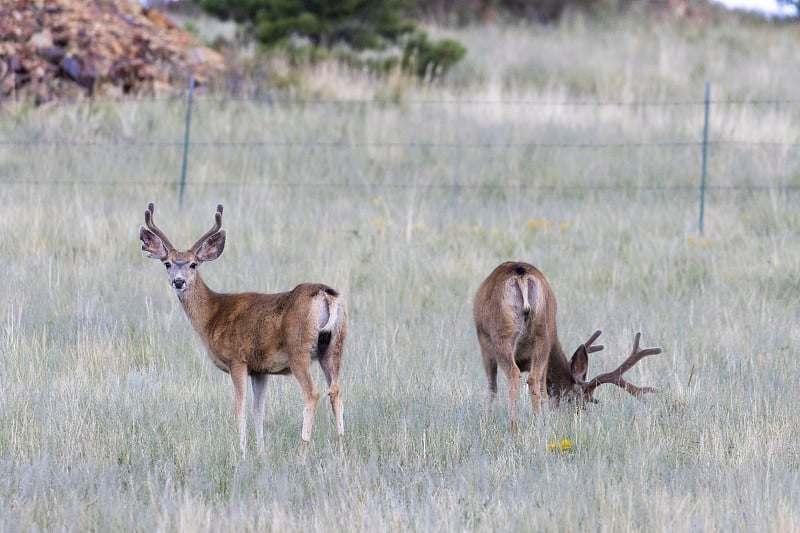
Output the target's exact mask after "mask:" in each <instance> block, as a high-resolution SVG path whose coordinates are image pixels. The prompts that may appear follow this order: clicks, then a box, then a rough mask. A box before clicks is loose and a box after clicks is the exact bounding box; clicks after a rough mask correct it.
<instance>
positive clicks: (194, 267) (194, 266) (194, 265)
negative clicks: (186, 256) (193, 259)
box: [189, 263, 197, 270]
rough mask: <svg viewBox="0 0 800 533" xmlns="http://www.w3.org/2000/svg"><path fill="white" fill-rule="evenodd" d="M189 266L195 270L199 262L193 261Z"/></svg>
mask: <svg viewBox="0 0 800 533" xmlns="http://www.w3.org/2000/svg"><path fill="white" fill-rule="evenodd" d="M189 268H191V269H192V270H195V269H196V268H197V263H191V264H190V265H189Z"/></svg>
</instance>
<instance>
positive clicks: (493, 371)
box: [478, 332, 497, 413]
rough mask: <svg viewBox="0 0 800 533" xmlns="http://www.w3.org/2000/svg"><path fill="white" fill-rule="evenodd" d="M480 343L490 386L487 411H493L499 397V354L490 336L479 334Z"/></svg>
mask: <svg viewBox="0 0 800 533" xmlns="http://www.w3.org/2000/svg"><path fill="white" fill-rule="evenodd" d="M478 342H479V343H480V345H481V355H482V357H483V370H484V371H485V372H486V381H487V384H488V385H489V394H488V397H487V403H486V410H487V413H488V412H489V411H491V409H492V405H493V404H494V399H495V398H496V397H497V357H496V356H497V354H496V353H495V350H494V346H493V345H492V343H491V340H490V339H489V337H488V336H486V335H484V334H482V333H480V332H479V333H478Z"/></svg>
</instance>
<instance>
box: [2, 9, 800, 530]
mask: <svg viewBox="0 0 800 533" xmlns="http://www.w3.org/2000/svg"><path fill="white" fill-rule="evenodd" d="M688 7H689V8H691V9H692V10H693V11H690V13H691V16H689V15H686V16H680V17H678V16H676V15H675V14H674V12H673V11H667V10H664V11H660V10H658V9H651V8H650V7H647V8H646V9H645V8H643V7H637V6H632V7H631V8H630V9H625V10H620V11H614V12H613V16H612V15H611V14H609V12H602V13H593V12H587V11H582V10H568V12H566V13H564V14H563V16H561V17H560V18H559V19H558V20H557V21H553V22H550V23H548V24H538V23H519V24H509V23H492V24H489V23H477V22H475V23H471V24H468V25H466V26H459V27H456V26H440V25H433V24H431V25H427V26H426V29H427V31H428V32H429V33H430V35H431V36H433V37H440V36H446V37H452V38H455V39H457V40H458V41H459V42H461V43H462V44H463V45H464V46H465V47H466V49H467V50H468V53H467V55H466V57H465V58H464V60H463V61H462V62H460V63H459V64H458V65H456V66H455V67H454V68H453V69H452V70H451V71H450V72H449V73H448V74H447V76H444V77H442V78H438V79H436V80H419V79H417V78H415V77H413V76H408V75H404V74H403V73H402V72H399V71H398V70H392V71H390V72H387V73H383V74H375V73H370V72H365V71H364V70H363V69H361V68H358V67H354V66H353V65H352V64H350V63H348V62H346V61H340V60H339V59H338V58H335V57H330V58H325V57H323V58H321V59H319V60H315V61H308V62H306V63H303V64H298V63H297V59H296V57H292V56H290V55H289V54H287V53H285V52H281V51H273V52H272V53H270V54H268V55H267V56H262V55H261V52H258V51H254V50H252V49H250V50H249V51H248V50H243V51H240V53H241V56H240V61H241V66H242V70H241V71H240V73H241V76H242V78H241V79H240V81H241V87H244V88H245V90H244V91H243V93H237V94H231V93H227V92H225V91H224V88H217V91H218V92H211V93H206V94H201V95H198V98H197V100H196V101H195V107H194V111H193V116H192V134H191V139H192V144H191V148H190V152H189V178H188V184H187V189H186V194H185V198H184V203H183V207H182V208H181V207H179V205H178V184H177V183H178V180H177V178H178V175H179V169H180V163H181V157H182V142H181V141H182V139H183V126H184V120H185V112H186V107H185V102H184V101H178V100H171V99H154V100H145V101H132V102H128V101H125V102H119V101H94V102H78V103H71V104H61V105H49V106H44V107H39V108H32V107H28V106H27V105H25V104H16V105H11V104H4V105H3V108H2V117H3V119H2V121H0V140H2V144H0V162H1V163H0V195H2V206H3V209H2V213H1V214H0V250H1V251H2V258H3V271H4V275H3V276H2V277H1V278H0V283H2V293H3V298H2V299H0V357H1V358H2V361H1V363H2V364H1V365H0V368H2V371H0V378H1V379H2V393H0V502H2V504H1V505H0V530H3V531H19V530H66V531H73V530H142V531H211V530H220V529H226V530H243V531H252V530H301V529H302V530H313V531H317V530H319V531H321V530H331V529H333V530H370V531H395V530H430V531H436V530H492V531H519V530H537V531H538V530H540V531H556V530H558V531H561V530H578V529H592V530H598V531H619V530H681V531H706V530H724V531H751V530H773V531H794V530H798V529H800V511H799V510H800V496H798V495H800V445H799V444H798V443H799V442H800V438H799V437H800V434H799V431H798V425H797V413H798V412H800V403H799V401H798V397H797V395H795V394H794V392H795V389H796V383H797V382H798V380H800V369H798V365H797V363H796V361H797V354H798V350H797V346H798V341H800V328H798V325H797V323H798V320H797V319H798V310H800V305H799V304H800V301H799V298H798V294H800V293H799V291H798V289H800V280H799V279H798V265H800V246H798V231H800V213H799V212H798V209H797V205H798V204H797V195H798V190H799V188H800V173H798V171H797V168H798V165H797V159H798V155H797V153H798V150H797V146H798V143H799V142H800V127H798V124H799V123H800V122H799V121H798V118H800V109H799V108H800V102H798V100H797V99H796V87H797V80H798V78H797V72H796V69H794V68H792V65H794V64H796V61H797V45H796V43H797V42H798V36H799V33H798V32H800V28H798V26H797V25H796V24H795V23H785V22H774V21H772V22H771V21H765V20H762V19H759V18H756V17H752V16H743V15H737V14H730V13H725V12H724V11H721V10H718V9H715V8H711V7H709V6H705V5H704V4H694V3H690V4H688ZM192 24H194V25H195V27H196V28H197V31H199V32H200V33H201V34H205V33H204V32H206V31H208V32H209V33H211V31H210V30H206V29H204V28H206V25H207V27H208V28H212V27H214V28H216V27H219V26H218V24H217V23H216V22H210V21H207V20H205V19H196V20H195V19H193V20H192ZM226 31H227V30H226ZM209 38H213V37H211V36H210V37H209ZM268 81H269V82H273V84H272V85H271V87H275V86H276V85H278V86H280V87H281V88H282V90H281V91H280V92H275V91H272V92H271V91H267V90H265V89H264V88H263V87H264V83H266V82H268ZM706 81H709V82H710V84H711V88H712V105H711V109H710V128H709V131H710V141H711V143H710V145H709V154H708V162H709V172H708V178H709V185H710V188H709V191H708V196H707V198H706V201H707V203H706V220H705V232H704V233H703V234H699V233H698V231H697V224H698V207H699V195H698V184H699V175H700V168H701V143H700V140H701V136H702V128H703V90H704V84H705V82H706ZM148 201H155V202H156V205H157V211H158V213H157V215H156V216H157V219H158V223H159V225H160V226H161V228H162V229H164V230H165V232H167V234H168V235H169V236H170V238H171V240H172V241H173V242H174V243H175V244H176V245H187V244H189V243H191V242H193V241H194V239H195V238H196V237H197V236H198V235H200V234H201V233H202V232H204V231H205V230H206V229H207V228H208V227H209V226H210V224H211V223H212V218H211V217H212V214H213V210H214V206H215V205H216V204H217V203H220V202H221V203H223V204H224V205H225V218H224V225H225V227H226V229H227V231H228V246H227V248H226V251H225V253H224V255H223V256H222V257H221V258H220V259H219V260H218V261H216V262H215V263H212V264H208V265H204V267H203V275H204V277H205V279H206V281H207V282H208V283H209V285H210V286H211V287H213V288H215V289H217V290H220V291H226V292H236V291H244V290H258V291H264V292H273V291H281V290H286V289H289V288H291V287H293V286H294V285H295V284H296V283H299V282H303V281H323V282H326V283H329V284H331V285H333V286H334V287H337V288H338V289H340V290H341V291H342V292H343V293H344V294H345V295H346V296H347V298H348V300H349V306H350V311H351V330H350V334H349V338H348V341H347V345H346V353H345V364H344V369H343V376H342V389H343V398H344V404H345V421H346V436H345V449H344V452H343V453H341V454H340V453H338V451H337V447H336V439H335V431H334V427H333V423H332V417H331V415H330V411H329V409H328V408H327V405H325V404H324V403H321V404H320V410H319V411H318V415H317V421H316V424H315V428H314V433H313V435H312V444H311V449H310V452H309V457H308V460H307V461H306V463H305V464H300V463H299V461H298V460H297V458H296V455H295V452H296V447H297V443H298V436H299V430H300V421H301V409H302V405H301V396H300V390H299V387H298V386H297V384H296V383H295V382H294V381H293V379H292V378H288V379H287V378H282V377H276V378H274V379H272V380H271V381H270V385H269V387H268V391H269V392H268V407H267V420H266V435H267V443H268V448H267V451H266V454H265V455H264V456H258V455H257V454H256V453H255V450H254V448H251V452H252V453H251V454H249V455H248V457H246V458H245V459H242V458H241V457H240V454H239V453H238V450H237V442H236V441H237V439H236V436H235V434H236V427H235V421H234V415H233V401H232V387H231V385H230V381H229V379H228V377H227V376H225V375H224V374H222V373H221V372H219V371H218V370H217V369H216V368H214V367H213V365H212V364H211V363H210V362H209V361H208V359H207V357H206V356H205V354H204V353H203V351H202V349H201V347H200V345H199V342H198V341H197V340H196V338H195V334H194V333H193V332H192V331H191V329H190V327H189V324H188V321H187V320H186V318H185V316H183V313H182V310H181V309H180V307H179V305H178V302H177V300H176V298H175V297H174V295H173V294H171V290H170V289H169V287H168V285H167V283H166V277H165V275H164V273H163V272H162V267H161V266H160V265H158V264H157V263H156V262H154V261H151V260H148V259H147V258H146V257H145V256H144V254H143V252H141V251H140V250H139V248H140V243H139V241H138V238H137V235H138V234H137V229H138V225H139V224H141V223H142V221H143V211H144V209H145V206H146V204H147V202H148ZM509 259H518V260H525V261H529V262H532V263H534V264H536V265H537V266H539V267H540V268H541V269H542V270H543V271H544V273H545V274H546V275H547V276H548V278H549V279H550V281H551V284H552V286H553V288H554V290H555V292H556V295H557V297H558V300H559V305H560V310H559V327H560V334H561V340H562V342H563V343H564V345H565V348H566V349H572V348H574V347H575V346H576V345H577V344H578V343H580V342H582V341H583V340H585V338H586V337H588V335H589V334H590V333H591V332H592V331H594V330H595V329H598V328H600V329H603V330H604V334H603V337H602V338H601V340H602V341H603V343H604V344H605V345H606V349H605V351H604V352H601V353H599V354H595V356H594V357H593V358H592V360H591V364H590V373H592V374H594V373H599V372H601V371H604V370H607V369H609V368H613V367H614V366H616V364H617V363H618V362H619V360H620V359H621V358H622V357H624V356H625V355H627V353H628V351H629V350H630V346H631V342H632V338H633V334H634V332H635V331H639V330H641V331H643V342H644V344H645V345H649V346H654V345H658V346H662V347H663V348H664V353H663V354H662V355H658V356H653V357H650V358H648V359H646V360H645V361H643V362H642V363H640V364H639V365H638V366H637V367H636V368H635V369H634V370H633V371H632V372H631V376H630V377H631V380H632V381H633V382H635V383H638V384H645V385H655V386H658V387H659V388H660V389H661V391H660V392H659V393H658V394H656V395H653V396H651V397H649V398H648V400H647V401H646V402H639V401H636V400H635V399H633V398H631V397H630V396H628V395H627V394H625V393H624V392H622V391H618V390H615V389H614V388H613V387H609V386H607V387H604V388H603V389H601V390H600V391H598V396H599V398H600V402H601V403H599V404H598V405H592V406H590V407H589V408H588V409H587V410H586V411H585V412H580V413H576V412H575V411H574V410H572V409H571V408H570V407H568V406H562V407H560V408H555V407H552V408H549V409H546V410H545V412H544V413H543V415H542V416H541V417H538V418H537V419H536V420H530V421H529V422H527V423H524V424H522V428H521V431H520V435H519V437H518V438H516V439H514V438H512V436H511V435H510V432H509V424H508V415H507V409H506V407H507V400H506V399H505V397H504V391H505V383H503V382H502V380H501V394H500V397H499V398H500V399H499V401H498V403H497V405H496V408H495V410H494V411H493V412H492V413H490V414H489V415H488V416H486V413H485V407H484V404H485V389H486V387H485V378H484V375H483V370H482V368H481V364H480V354H479V350H478V345H477V340H476V338H475V333H474V331H473V326H472V323H471V303H472V297H473V295H474V293H475V290H476V289H477V287H478V285H479V284H480V282H481V281H482V280H483V279H484V278H485V276H486V275H488V273H489V272H490V271H491V269H492V268H494V266H496V265H497V264H498V263H499V262H501V261H504V260H509ZM317 375H318V377H319V378H320V379H319V381H320V382H321V381H322V380H321V376H320V375H319V373H317ZM521 405H522V406H523V412H522V420H526V416H527V415H528V414H529V413H530V406H529V405H528V402H527V401H526V400H525V401H522V402H521ZM565 439H566V440H569V441H570V446H569V449H568V450H566V451H560V448H559V449H556V450H552V451H551V447H550V446H549V445H550V444H551V443H560V442H562V441H563V440H565ZM250 443H251V445H252V443H253V439H252V428H251V439H250Z"/></svg>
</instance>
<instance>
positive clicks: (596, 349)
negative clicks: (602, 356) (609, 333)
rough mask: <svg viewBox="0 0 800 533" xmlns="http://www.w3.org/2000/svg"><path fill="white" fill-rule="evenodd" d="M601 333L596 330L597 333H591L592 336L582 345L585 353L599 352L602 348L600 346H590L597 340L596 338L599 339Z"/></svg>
mask: <svg viewBox="0 0 800 533" xmlns="http://www.w3.org/2000/svg"><path fill="white" fill-rule="evenodd" d="M601 333H602V331H600V330H599V329H598V330H597V331H595V332H594V333H592V336H591V337H589V340H588V341H586V342H584V343H583V346H584V348H586V353H594V352H599V351H600V350H602V349H603V348H604V346H603V345H602V344H598V345H597V346H592V343H593V342H594V341H596V340H597V337H599V336H600V334H601Z"/></svg>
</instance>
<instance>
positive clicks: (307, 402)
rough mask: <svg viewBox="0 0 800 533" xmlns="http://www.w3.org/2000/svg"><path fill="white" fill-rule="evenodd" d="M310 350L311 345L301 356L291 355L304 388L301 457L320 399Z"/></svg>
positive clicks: (308, 439)
mask: <svg viewBox="0 0 800 533" xmlns="http://www.w3.org/2000/svg"><path fill="white" fill-rule="evenodd" d="M310 352H311V350H310V347H309V350H304V351H303V352H302V353H301V354H299V357H297V356H295V357H293V356H291V354H290V357H289V367H290V368H291V370H292V374H294V377H295V378H297V382H298V383H299V384H300V388H301V389H302V390H303V402H304V404H303V429H302V431H301V433H300V450H299V453H300V456H301V457H304V456H305V453H306V450H307V449H308V444H309V441H310V440H311V427H312V426H313V425H314V413H316V411H317V402H318V401H319V391H318V390H317V386H316V385H315V384H314V379H313V378H312V376H311V368H310V363H311V361H310ZM293 361H294V362H293Z"/></svg>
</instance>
